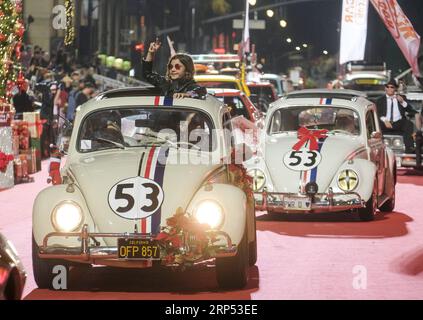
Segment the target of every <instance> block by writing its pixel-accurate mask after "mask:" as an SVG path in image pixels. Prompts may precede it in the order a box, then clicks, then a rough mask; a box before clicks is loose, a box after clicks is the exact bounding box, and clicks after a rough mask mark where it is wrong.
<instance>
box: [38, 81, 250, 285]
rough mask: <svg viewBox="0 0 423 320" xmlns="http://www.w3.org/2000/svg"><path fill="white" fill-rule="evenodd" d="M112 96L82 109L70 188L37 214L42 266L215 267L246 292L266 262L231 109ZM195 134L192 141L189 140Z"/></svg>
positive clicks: (68, 168)
mask: <svg viewBox="0 0 423 320" xmlns="http://www.w3.org/2000/svg"><path fill="white" fill-rule="evenodd" d="M151 90H152V89H142V88H139V89H118V90H113V91H110V92H106V93H104V94H102V95H101V96H99V97H97V99H95V100H91V101H89V102H87V103H86V104H85V105H82V106H81V107H79V108H78V111H77V114H76V118H75V123H74V129H73V132H72V135H71V138H70V141H69V148H68V154H67V158H66V163H65V165H64V166H63V168H62V170H61V178H62V182H61V183H59V184H56V185H54V186H51V187H48V188H46V189H44V190H42V191H41V192H40V193H39V194H38V196H37V198H36V200H35V203H34V209H33V268H34V276H35V281H36V283H37V284H38V286H39V287H41V288H45V287H51V286H52V282H51V280H52V278H53V276H54V275H53V274H52V268H54V266H55V265H58V264H60V265H64V266H66V267H67V266H70V265H74V266H78V265H80V264H81V263H83V264H92V265H106V266H115V267H123V268H149V267H156V266H160V265H165V266H173V267H176V266H181V265H183V266H185V267H186V266H193V265H196V264H199V263H204V262H207V263H209V262H210V260H215V263H216V274H217V282H218V284H219V285H220V286H221V287H225V288H237V287H238V288H239V287H243V286H244V285H245V284H246V282H247V275H248V272H247V268H248V266H249V265H253V264H254V263H255V262H256V256H257V253H256V250H257V244H256V231H255V215H254V196H253V193H252V191H251V189H249V187H250V186H251V182H250V184H248V182H249V181H251V178H250V177H248V175H247V174H246V172H245V170H243V169H242V168H241V167H240V166H238V165H233V164H228V162H226V161H224V160H225V159H229V158H230V157H231V152H232V150H233V147H234V146H231V144H230V141H231V140H230V139H228V137H227V136H225V135H227V134H228V132H230V131H229V130H227V131H225V130H223V129H225V128H228V129H230V121H227V120H228V119H229V118H230V114H229V109H228V108H227V107H226V106H225V105H224V104H223V103H222V102H220V101H218V100H217V99H215V98H214V97H211V96H208V97H207V99H206V100H197V99H189V98H186V99H175V100H173V99H171V98H165V97H160V96H154V95H153V96H152V94H154V90H153V93H152V91H151ZM185 134H186V136H184V135H185Z"/></svg>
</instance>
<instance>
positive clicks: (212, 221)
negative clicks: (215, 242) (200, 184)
mask: <svg viewBox="0 0 423 320" xmlns="http://www.w3.org/2000/svg"><path fill="white" fill-rule="evenodd" d="M194 217H195V218H196V219H197V220H198V222H200V223H206V224H208V225H209V226H210V227H211V228H212V229H218V228H219V227H221V226H222V224H223V220H224V217H225V215H224V212H223V209H222V207H221V206H220V205H219V204H218V203H217V202H216V201H213V200H204V201H201V202H200V204H199V205H198V206H197V207H196V209H195V211H194Z"/></svg>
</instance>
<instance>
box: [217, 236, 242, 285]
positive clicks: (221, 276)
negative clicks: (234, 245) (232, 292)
mask: <svg viewBox="0 0 423 320" xmlns="http://www.w3.org/2000/svg"><path fill="white" fill-rule="evenodd" d="M216 278H217V283H218V285H219V287H220V288H222V289H241V288H243V287H245V285H246V284H247V282H248V242H247V233H246V231H245V232H244V235H243V237H242V240H241V243H240V244H239V246H238V251H237V253H236V255H235V256H233V257H227V258H216Z"/></svg>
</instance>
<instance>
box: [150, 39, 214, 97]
mask: <svg viewBox="0 0 423 320" xmlns="http://www.w3.org/2000/svg"><path fill="white" fill-rule="evenodd" d="M160 46H161V43H160V41H159V40H158V38H157V39H156V41H155V42H152V43H150V46H149V48H148V53H147V56H146V58H145V59H143V60H142V67H143V76H144V78H145V79H146V80H147V81H148V82H149V83H151V84H152V85H154V86H155V87H159V88H160V89H161V91H162V94H163V95H164V96H167V97H173V98H198V99H205V96H206V94H207V90H206V89H205V88H204V87H201V86H199V85H198V84H197V83H196V82H195V81H194V74H195V68H194V62H193V61H192V59H191V57H190V56H189V55H187V54H183V53H178V54H175V55H173V56H172V57H170V59H169V61H168V63H167V72H166V76H162V75H159V74H157V73H155V72H153V61H154V56H155V54H156V52H157V51H158V50H159V49H160Z"/></svg>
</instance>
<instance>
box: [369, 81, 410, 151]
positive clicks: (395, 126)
mask: <svg viewBox="0 0 423 320" xmlns="http://www.w3.org/2000/svg"><path fill="white" fill-rule="evenodd" d="M397 89H398V85H397V83H396V82H395V80H390V81H389V82H388V83H387V84H386V85H385V93H386V95H384V96H382V97H381V98H379V99H378V100H377V101H376V107H377V113H378V115H379V120H380V121H379V122H380V126H381V129H382V132H383V133H389V132H400V133H401V134H402V136H403V138H404V145H405V153H414V141H413V138H412V134H413V129H414V128H413V123H412V122H411V121H410V120H408V119H407V117H406V112H408V113H411V114H413V116H414V114H415V113H416V111H415V110H414V109H413V107H412V106H411V104H410V103H409V102H408V101H407V99H406V98H405V97H404V96H402V95H400V94H397Z"/></svg>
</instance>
